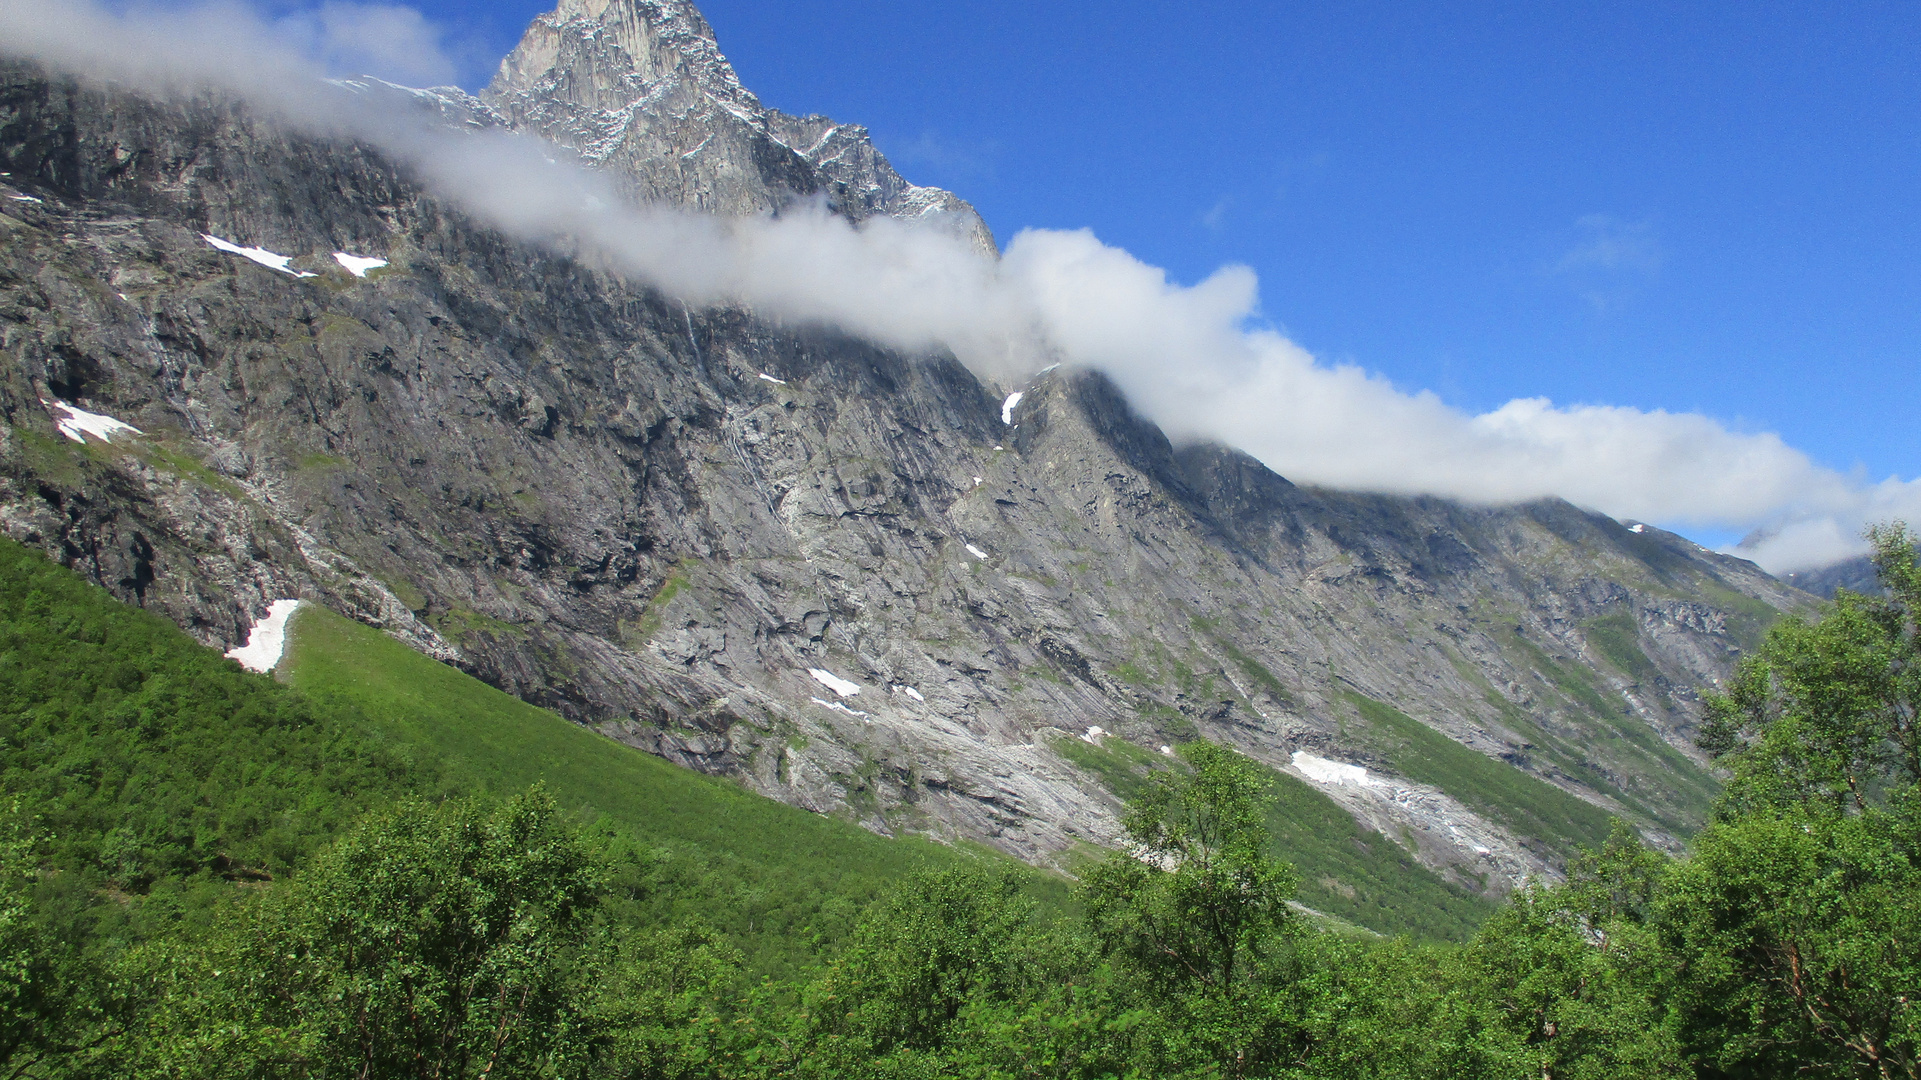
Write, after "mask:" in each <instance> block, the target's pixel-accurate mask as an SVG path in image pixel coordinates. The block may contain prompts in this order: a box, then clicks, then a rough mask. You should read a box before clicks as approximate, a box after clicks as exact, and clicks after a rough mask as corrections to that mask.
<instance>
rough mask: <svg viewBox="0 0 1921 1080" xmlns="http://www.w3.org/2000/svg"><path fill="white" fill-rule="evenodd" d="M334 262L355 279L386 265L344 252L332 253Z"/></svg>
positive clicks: (379, 261) (384, 262) (376, 260)
mask: <svg viewBox="0 0 1921 1080" xmlns="http://www.w3.org/2000/svg"><path fill="white" fill-rule="evenodd" d="M334 261H335V262H337V263H339V264H340V265H341V266H344V267H346V268H347V272H348V273H349V274H352V275H353V276H355V277H366V276H367V271H369V270H378V269H380V268H381V267H383V266H385V265H387V260H385V259H369V258H364V257H362V256H359V255H349V254H347V253H346V252H344V251H336V252H334ZM282 269H285V267H282Z"/></svg>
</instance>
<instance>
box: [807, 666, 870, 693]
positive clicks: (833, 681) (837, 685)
mask: <svg viewBox="0 0 1921 1080" xmlns="http://www.w3.org/2000/svg"><path fill="white" fill-rule="evenodd" d="M807 674H809V675H812V676H813V677H814V681H815V682H817V683H819V684H821V685H822V686H825V687H826V688H827V689H829V690H832V691H833V692H834V693H836V694H839V695H840V696H841V697H853V696H854V695H855V694H858V693H860V684H859V683H851V682H848V681H847V680H846V679H843V678H841V677H840V676H838V675H836V674H834V673H833V672H831V671H828V670H827V669H826V668H808V669H807Z"/></svg>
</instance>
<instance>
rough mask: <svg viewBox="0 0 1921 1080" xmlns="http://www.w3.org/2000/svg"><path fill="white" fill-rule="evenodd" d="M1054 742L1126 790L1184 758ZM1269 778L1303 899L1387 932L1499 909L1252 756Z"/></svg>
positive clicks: (1456, 926) (1452, 936) (1472, 922)
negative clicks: (1453, 882)
mask: <svg viewBox="0 0 1921 1080" xmlns="http://www.w3.org/2000/svg"><path fill="white" fill-rule="evenodd" d="M1049 745H1050V746H1051V747H1052V749H1053V750H1054V752H1055V753H1057V754H1059V755H1061V756H1062V757H1064V758H1066V759H1067V760H1069V761H1071V762H1073V763H1074V764H1076V765H1078V766H1080V767H1081V768H1083V769H1086V770H1087V771H1088V772H1091V773H1093V774H1094V775H1096V776H1098V777H1100V779H1101V783H1102V784H1103V785H1104V786H1105V787H1106V788H1107V790H1109V791H1111V792H1113V793H1114V794H1115V795H1116V796H1117V797H1119V798H1120V799H1122V800H1131V799H1133V798H1135V797H1136V796H1137V795H1139V794H1140V792H1141V790H1142V788H1143V787H1144V786H1145V785H1146V784H1147V782H1148V777H1149V776H1151V775H1152V774H1153V773H1154V772H1155V771H1156V770H1159V769H1162V768H1170V767H1173V768H1178V766H1176V765H1174V764H1173V761H1172V759H1170V758H1166V757H1164V756H1161V755H1158V754H1154V753H1150V752H1149V751H1147V750H1144V749H1142V748H1140V747H1138V746H1135V745H1134V744H1132V743H1130V742H1127V741H1125V740H1123V739H1120V738H1115V737H1109V738H1106V739H1103V740H1101V743H1100V745H1098V746H1096V745H1093V744H1091V743H1089V742H1087V741H1086V740H1084V739H1080V738H1076V737H1074V736H1072V735H1060V736H1057V737H1055V738H1054V739H1053V740H1052V741H1051V742H1050V743H1049ZM1247 767H1248V768H1250V769H1253V770H1255V771H1256V772H1257V773H1258V774H1259V775H1260V776H1261V777H1262V778H1263V779H1264V780H1265V781H1266V782H1267V784H1268V785H1269V789H1268V791H1269V795H1270V796H1271V799H1272V801H1271V802H1270V803H1269V805H1268V808H1267V818H1266V827H1267V835H1268V853H1269V854H1270V855H1272V856H1273V857H1274V858H1276V859H1280V860H1282V861H1284V862H1288V863H1292V864H1293V866H1294V869H1295V871H1296V872H1297V873H1298V874H1299V876H1300V883H1299V896H1300V900H1301V902H1302V903H1304V904H1306V905H1307V906H1309V907H1311V908H1313V909H1315V910H1316V911H1321V912H1325V913H1326V914H1328V915H1332V916H1334V917H1336V918H1338V919H1343V920H1345V921H1347V922H1351V923H1354V924H1357V925H1359V926H1364V927H1366V928H1368V929H1369V930H1373V931H1376V932H1378V933H1383V934H1413V935H1415V936H1417V937H1424V938H1431V939H1434V940H1438V941H1465V940H1467V938H1469V937H1470V936H1472V935H1473V933H1474V931H1475V929H1476V928H1477V927H1479V926H1480V925H1481V923H1482V922H1483V921H1485V920H1486V918H1487V917H1488V916H1489V915H1490V914H1492V913H1493V912H1494V910H1495V905H1494V903H1493V902H1492V901H1489V900H1485V899H1483V898H1481V897H1480V896H1477V895H1475V894H1473V893H1470V892H1468V891H1467V890H1465V889H1462V888H1460V887H1459V886H1457V885H1454V884H1452V883H1450V882H1448V881H1447V880H1445V879H1444V878H1442V877H1441V876H1440V875H1438V874H1436V873H1435V872H1434V871H1432V870H1429V869H1428V868H1427V867H1425V866H1422V865H1421V864H1420V863H1418V862H1416V861H1415V860H1414V858H1413V856H1411V855H1409V854H1408V853H1407V851H1406V849H1404V848H1402V847H1401V846H1400V845H1399V844H1396V843H1395V842H1394V841H1393V840H1391V839H1389V838H1388V837H1385V836H1382V835H1381V834H1380V833H1377V832H1373V831H1371V830H1368V829H1366V828H1363V827H1362V826H1361V825H1360V824H1359V823H1358V822H1356V821H1355V820H1354V817H1353V815H1351V814H1349V813H1348V812H1347V811H1345V810H1343V809H1341V807H1340V806H1339V805H1338V804H1336V803H1335V802H1334V800H1332V799H1330V798H1328V797H1327V796H1326V795H1325V794H1323V793H1321V792H1319V791H1316V790H1315V789H1314V787H1313V785H1311V784H1308V783H1306V782H1305V781H1302V780H1298V779H1295V778H1294V777H1292V776H1289V775H1288V774H1286V773H1284V772H1280V771H1279V770H1276V769H1271V768H1269V767H1267V766H1266V765H1263V764H1261V763H1259V762H1253V761H1250V762H1248V766H1247Z"/></svg>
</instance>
